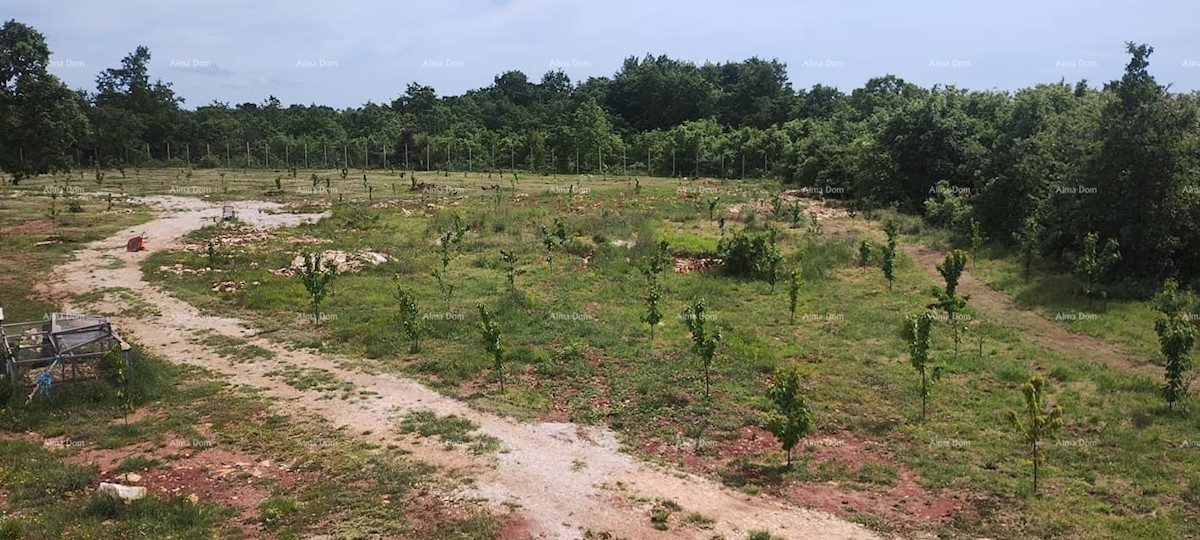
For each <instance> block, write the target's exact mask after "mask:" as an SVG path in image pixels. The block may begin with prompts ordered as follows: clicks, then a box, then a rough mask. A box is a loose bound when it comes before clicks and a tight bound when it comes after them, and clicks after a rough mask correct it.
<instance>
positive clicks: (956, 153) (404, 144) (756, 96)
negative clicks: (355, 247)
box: [0, 21, 1200, 291]
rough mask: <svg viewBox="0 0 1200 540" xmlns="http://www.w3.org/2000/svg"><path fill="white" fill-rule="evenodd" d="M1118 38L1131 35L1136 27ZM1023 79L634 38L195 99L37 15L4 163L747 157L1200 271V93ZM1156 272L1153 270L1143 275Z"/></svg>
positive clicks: (527, 163)
mask: <svg viewBox="0 0 1200 540" xmlns="http://www.w3.org/2000/svg"><path fill="white" fill-rule="evenodd" d="M1118 45H1119V44H1118ZM1126 48H1127V51H1128V54H1129V63H1128V65H1127V66H1126V68H1125V71H1124V74H1123V76H1122V77H1121V78H1120V79H1119V80H1114V81H1111V82H1108V83H1106V84H1103V85H1102V86H1100V87H1095V86H1091V85H1089V84H1088V82H1087V81H1079V82H1077V83H1073V84H1072V83H1068V82H1066V81H1059V82H1051V83H1046V84H1041V85H1037V86H1035V87H1032V88H1025V89H1022V90H1019V91H1015V92H1007V91H999V90H989V91H970V90H964V89H961V88H956V87H953V86H934V87H932V88H922V87H919V86H917V85H914V84H911V83H908V82H906V81H904V80H903V79H900V78H898V77H895V76H892V75H885V76H881V77H877V78H873V79H871V80H869V81H867V82H866V83H865V84H864V85H863V86H862V87H861V88H856V89H854V90H853V91H851V92H849V93H845V92H842V91H839V90H838V89H836V88H831V87H828V86H822V85H820V84H818V85H814V86H813V87H811V88H808V89H799V90H797V89H793V88H792V86H791V84H790V83H789V82H788V80H787V72H786V66H785V65H784V64H783V63H781V62H779V61H776V60H763V59H759V58H751V59H748V60H745V61H742V62H730V63H720V64H712V63H710V64H704V65H696V64H693V63H690V62H684V61H679V60H675V59H671V58H668V57H666V56H650V55H647V56H645V57H642V58H637V57H630V58H628V59H627V60H625V62H624V65H623V66H622V67H621V69H620V70H619V71H618V72H617V73H616V74H614V75H613V76H612V77H598V78H590V79H588V80H586V81H581V82H574V81H571V80H570V79H569V78H568V77H567V75H566V74H565V73H563V72H562V71H551V72H548V73H546V74H544V75H542V77H541V79H540V80H536V81H533V80H530V79H529V78H528V77H527V76H526V75H525V74H523V73H521V72H519V71H510V72H506V73H503V74H500V75H498V76H496V77H495V80H494V81H493V83H492V85H491V86H488V87H486V88H481V89H477V90H471V91H468V92H466V93H464V94H463V95H460V96H439V95H438V94H437V92H436V91H435V89H433V88H431V87H428V86H423V85H421V84H417V83H411V84H409V85H408V87H407V88H406V89H405V90H404V92H403V93H402V94H400V95H399V97H397V98H396V99H394V100H392V101H391V102H390V103H367V104H365V105H363V106H361V107H357V108H350V109H344V110H337V109H333V108H330V107H325V106H320V105H309V106H302V105H291V106H287V107H284V106H283V105H282V104H281V103H280V102H279V100H278V99H276V98H275V97H268V98H267V99H266V100H264V101H263V102H262V103H241V104H235V105H230V104H228V103H217V102H214V103H211V104H207V105H202V106H198V107H196V108H195V109H187V108H185V107H184V101H183V99H182V98H181V97H180V96H177V95H176V94H175V92H174V91H173V90H172V88H171V84H170V83H169V82H164V81H160V80H151V78H150V76H149V75H148V66H149V62H150V59H151V54H150V51H149V50H148V49H146V48H145V47H137V48H136V49H135V50H134V51H133V52H132V53H130V54H129V55H128V56H126V57H125V58H124V59H123V60H122V61H121V65H120V66H118V67H113V68H110V69H105V70H104V71H103V72H101V73H99V74H98V76H97V78H96V88H95V90H91V91H84V90H78V91H76V90H71V89H69V88H67V87H66V86H65V85H64V84H63V83H62V82H61V81H59V80H58V79H57V78H55V77H54V76H53V75H52V74H50V73H49V72H48V71H47V67H48V65H49V59H50V49H49V47H48V45H47V43H46V42H45V39H44V38H43V36H42V35H41V34H40V33H39V32H37V31H36V30H35V29H33V28H30V27H29V26H27V25H23V24H21V23H18V22H15V21H9V22H8V23H6V24H5V25H4V27H3V28H2V29H0V124H2V126H3V130H2V132H0V169H3V170H4V171H5V172H6V173H7V176H8V177H9V178H10V179H11V182H13V183H18V182H20V181H21V180H22V179H23V178H25V177H28V176H31V175H37V174H43V173H48V172H54V171H62V170H69V169H72V168H75V169H80V168H96V167H102V168H106V169H108V168H111V169H117V168H126V167H141V166H158V165H165V166H172V167H188V166H191V167H208V168H212V167H223V168H240V167H264V166H265V167H275V168H285V167H289V166H295V167H301V168H307V167H313V168H316V167H337V168H341V167H350V168H359V167H366V168H382V167H387V168H409V169H413V170H438V169H441V170H468V169H470V170H475V171H483V170H495V169H509V168H515V169H519V170H527V171H531V172H534V173H546V174H548V173H552V172H557V173H581V174H628V175H656V176H688V177H697V176H699V177H715V178H721V179H738V178H750V177H763V176H766V177H773V178H779V179H781V180H782V181H784V182H786V183H789V184H793V185H794V186H796V187H797V188H807V189H810V190H811V192H812V193H814V194H818V195H822V196H827V197H836V198H843V199H846V200H847V201H848V202H849V203H850V204H852V205H854V206H855V207H858V208H878V207H888V206H890V207H895V208H897V209H899V210H901V211H904V212H910V213H919V214H922V215H924V216H925V218H926V219H927V220H928V221H929V222H931V223H933V224H935V225H939V226H944V227H947V228H950V229H952V230H954V231H956V232H958V233H959V234H961V235H963V236H964V237H965V236H966V235H968V234H970V230H971V228H972V223H978V228H979V229H980V231H981V232H982V233H983V234H984V235H986V237H987V238H989V239H991V240H992V241H993V242H995V243H997V244H999V245H1007V246H1014V247H1015V246H1017V245H1023V246H1024V247H1025V249H1027V250H1035V251H1036V252H1038V253H1039V254H1041V255H1044V256H1046V257H1047V258H1048V260H1050V261H1057V262H1058V263H1061V264H1064V265H1070V264H1074V263H1075V262H1076V261H1077V260H1078V259H1079V258H1080V257H1085V256H1087V253H1084V251H1085V248H1086V247H1087V245H1088V244H1089V241H1087V238H1088V236H1089V235H1091V234H1093V233H1094V235H1095V236H1094V237H1093V238H1092V240H1091V241H1090V244H1092V245H1095V244H1096V243H1097V239H1098V241H1099V243H1100V244H1101V245H1103V244H1105V243H1108V242H1109V241H1115V242H1116V246H1117V247H1118V249H1119V251H1120V254H1121V257H1120V260H1119V261H1118V262H1117V264H1116V265H1115V266H1114V267H1113V268H1112V271H1111V275H1108V276H1104V279H1106V280H1109V281H1118V282H1123V283H1125V284H1126V285H1130V286H1129V287H1124V288H1118V290H1128V291H1136V290H1139V289H1141V287H1140V286H1139V284H1146V285H1149V284H1157V283H1161V279H1162V278H1164V277H1177V278H1180V279H1182V280H1184V282H1185V283H1190V284H1192V285H1195V284H1196V283H1197V279H1198V278H1200V255H1198V254H1200V226H1198V225H1200V173H1198V163H1197V157H1198V156H1200V136H1198V135H1200V132H1198V130H1197V111H1198V110H1200V93H1197V92H1193V93H1189V94H1181V93H1176V92H1172V91H1171V90H1170V89H1169V87H1168V86H1166V85H1164V84H1161V83H1159V82H1158V81H1156V80H1155V78H1154V77H1153V76H1152V75H1151V73H1150V57H1151V55H1152V53H1153V52H1154V49H1153V48H1152V47H1151V46H1149V45H1145V44H1134V43H1129V44H1126ZM1144 290H1148V289H1144Z"/></svg>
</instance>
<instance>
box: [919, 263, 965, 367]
mask: <svg viewBox="0 0 1200 540" xmlns="http://www.w3.org/2000/svg"><path fill="white" fill-rule="evenodd" d="M966 267H967V254H966V252H964V251H963V250H961V249H955V250H951V251H950V253H947V254H946V258H945V260H943V261H942V263H941V264H939V265H937V271H938V273H939V274H941V275H942V279H943V280H945V282H946V287H945V288H943V289H939V288H937V287H934V289H933V295H934V297H936V298H937V302H935V303H933V304H930V305H929V306H928V307H930V308H941V310H942V311H944V312H945V313H946V320H947V321H948V322H949V323H950V327H951V328H952V329H953V331H954V358H955V359H958V349H959V345H960V344H961V343H962V330H963V324H962V322H961V321H960V320H959V318H960V315H959V314H960V313H962V310H963V309H964V308H965V307H966V305H967V301H968V300H970V299H971V295H969V294H967V295H961V296H960V295H959V294H958V280H959V278H961V277H962V273H963V270H965V269H966Z"/></svg>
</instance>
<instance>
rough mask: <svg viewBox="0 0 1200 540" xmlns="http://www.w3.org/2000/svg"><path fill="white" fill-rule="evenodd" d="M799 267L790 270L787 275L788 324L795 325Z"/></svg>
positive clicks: (798, 290) (799, 277) (798, 294)
mask: <svg viewBox="0 0 1200 540" xmlns="http://www.w3.org/2000/svg"><path fill="white" fill-rule="evenodd" d="M800 280H801V274H800V267H796V268H793V269H792V273H791V274H789V275H788V323H789V324H796V307H797V305H798V304H799V301H800Z"/></svg>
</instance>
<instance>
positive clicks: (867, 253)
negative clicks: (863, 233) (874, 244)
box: [858, 240, 871, 266]
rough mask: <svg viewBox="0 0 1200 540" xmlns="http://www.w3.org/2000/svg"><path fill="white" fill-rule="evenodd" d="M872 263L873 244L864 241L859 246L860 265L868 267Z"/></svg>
mask: <svg viewBox="0 0 1200 540" xmlns="http://www.w3.org/2000/svg"><path fill="white" fill-rule="evenodd" d="M870 262H871V243H870V242H867V241H866V240H863V241H862V242H860V243H859V244H858V265H859V266H866V265H867V264H870Z"/></svg>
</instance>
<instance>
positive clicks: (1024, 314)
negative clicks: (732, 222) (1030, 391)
mask: <svg viewBox="0 0 1200 540" xmlns="http://www.w3.org/2000/svg"><path fill="white" fill-rule="evenodd" d="M804 200H805V201H806V204H808V206H809V208H810V209H811V208H815V207H821V206H822V205H821V203H820V201H816V200H813V199H804ZM823 226H824V227H825V229H826V230H827V231H829V232H831V233H832V234H852V233H854V234H870V235H872V236H878V237H880V238H882V234H883V232H882V229H881V227H880V226H878V225H877V224H875V223H873V222H870V221H867V220H865V219H859V218H852V217H850V216H848V215H838V216H836V217H830V218H828V219H825V220H824V221H823ZM877 240H878V239H877ZM897 248H899V250H900V251H902V252H904V253H907V254H908V255H909V256H911V257H912V258H913V260H914V261H916V263H917V265H918V266H920V267H921V268H922V269H923V270H925V273H926V274H928V275H929V277H930V279H932V280H933V281H934V282H935V283H941V282H942V275H941V274H940V273H939V272H938V270H937V265H939V264H941V263H942V261H943V260H945V258H946V252H944V251H940V250H936V249H933V248H930V247H928V246H925V245H921V244H912V243H907V242H898V243H897ZM959 290H960V291H961V292H962V293H963V294H969V295H971V300H970V302H969V305H970V307H971V309H973V310H975V311H977V312H979V313H981V314H983V315H984V316H985V317H988V318H989V319H991V320H993V321H996V322H998V323H1000V324H1002V325H1003V326H1005V327H1007V328H1009V329H1012V330H1014V331H1017V332H1020V333H1022V334H1024V335H1026V336H1028V337H1029V338H1030V339H1031V340H1032V341H1033V342H1034V343H1037V344H1038V345H1040V346H1042V347H1044V348H1046V349H1049V350H1051V351H1055V352H1058V353H1061V354H1064V355H1067V356H1070V357H1072V358H1076V359H1080V360H1083V361H1088V362H1096V363H1100V364H1103V365H1105V366H1108V367H1109V368H1112V369H1115V370H1118V371H1123V372H1126V373H1134V374H1137V375H1141V376H1144V377H1147V378H1149V379H1150V380H1152V381H1158V380H1161V378H1162V368H1161V367H1160V366H1157V365H1155V364H1154V363H1153V362H1151V361H1149V360H1148V359H1146V358H1141V357H1138V356H1136V355H1133V354H1130V353H1128V352H1127V351H1125V350H1124V349H1122V348H1121V347H1119V346H1118V345H1116V344H1114V343H1112V342H1110V341H1107V340H1105V339H1102V338H1098V337H1095V336H1091V335H1088V334H1082V333H1078V332H1072V331H1071V330H1070V329H1069V328H1067V327H1065V326H1063V325H1062V324H1060V323H1058V322H1055V321H1053V320H1051V319H1049V318H1047V317H1046V316H1044V315H1042V314H1041V313H1038V312H1036V311H1034V310H1031V309H1026V308H1023V307H1021V306H1020V305H1018V304H1017V302H1016V301H1015V300H1013V298H1012V297H1011V296H1009V295H1008V294H1007V293H1005V292H1004V291H1001V290H998V289H996V288H995V287H992V286H991V284H989V283H987V282H986V281H984V280H982V279H980V278H979V277H978V276H976V275H975V274H974V273H972V272H971V270H970V269H964V270H963V273H962V276H961V277H960V278H959ZM1193 388H1200V380H1197V381H1196V382H1195V384H1194V385H1193Z"/></svg>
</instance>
